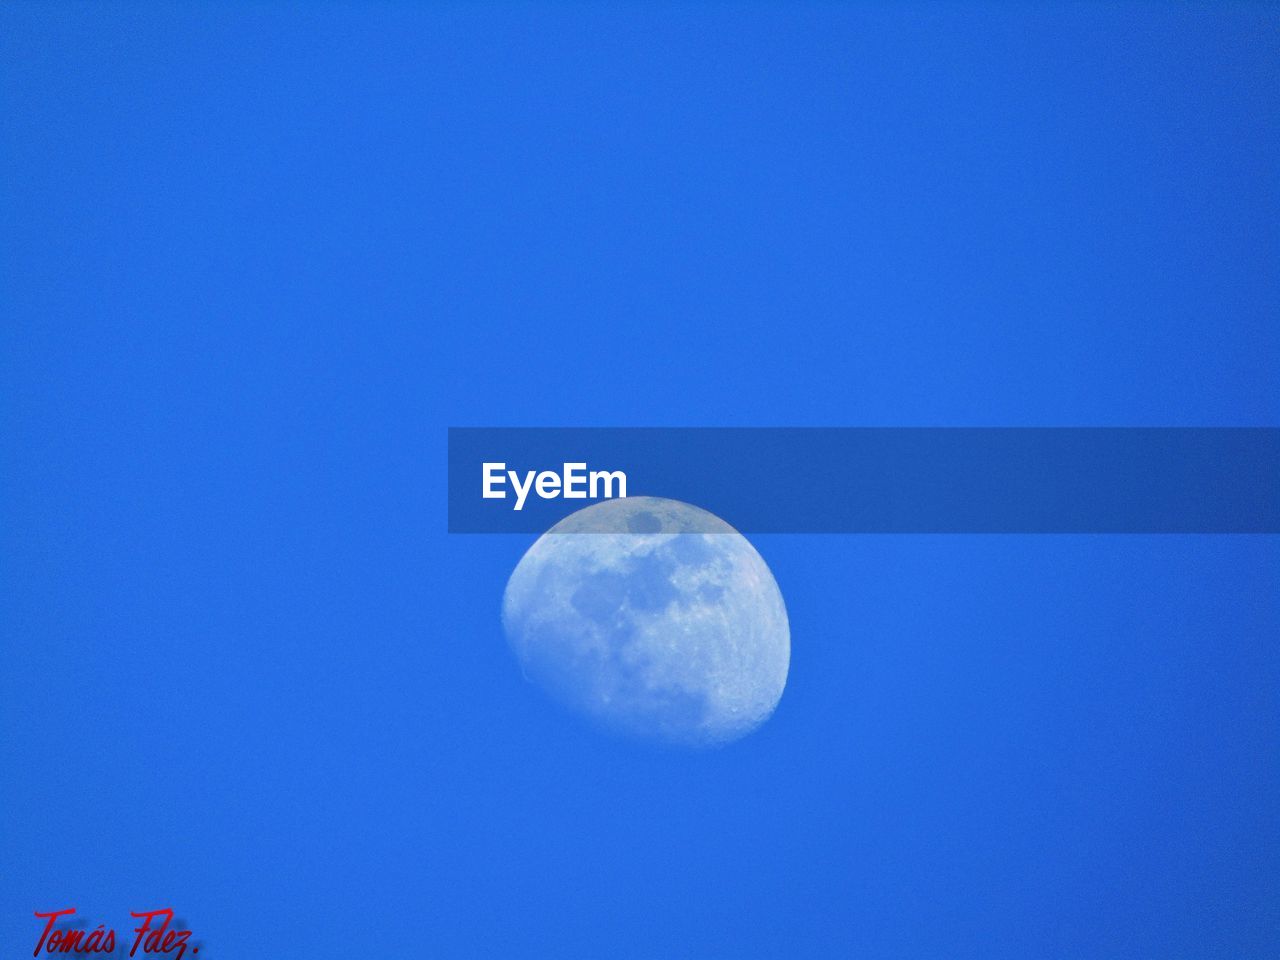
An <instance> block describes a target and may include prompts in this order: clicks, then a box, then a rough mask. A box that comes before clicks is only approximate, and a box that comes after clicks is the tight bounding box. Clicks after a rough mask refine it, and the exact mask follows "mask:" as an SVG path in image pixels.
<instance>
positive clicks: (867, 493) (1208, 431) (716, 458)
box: [449, 427, 1280, 533]
mask: <svg viewBox="0 0 1280 960" xmlns="http://www.w3.org/2000/svg"><path fill="white" fill-rule="evenodd" d="M485 464H489V465H490V466H489V467H488V468H487V469H488V471H489V475H490V477H489V479H490V485H489V493H490V496H489V497H488V498H486V497H485V496H484V495H483V494H484V480H485V469H486V468H485V466H484V465H485ZM497 464H502V465H503V468H502V470H501V471H499V469H498V468H497V466H496V465H497ZM566 464H570V466H569V468H568V469H566V466H565V465H566ZM508 472H510V473H512V474H514V476H511V475H508ZM500 473H501V475H502V479H501V481H500V482H499V480H498V479H497V478H498V475H499V474H500ZM541 473H545V474H546V475H547V476H545V477H543V478H542V480H541V481H540V486H539V485H538V482H539V481H538V474H541ZM593 473H594V474H598V476H596V477H595V478H592V477H591V474H593ZM617 473H622V474H623V475H624V476H625V484H626V494H627V495H628V496H657V497H667V498H671V499H675V500H682V501H685V502H687V503H691V504H694V505H696V506H698V507H702V508H703V509H705V510H708V511H710V512H711V513H713V514H716V515H717V516H719V517H721V518H723V519H724V520H726V521H727V522H728V523H729V524H731V525H732V526H734V527H736V528H737V529H738V530H741V531H742V532H743V533H1277V532H1280V429H1270V428H1189V429H1166V428H1159V429H1153V428H1033V429H1031V428H1028V429H1024V428H906V429H900V428H809V427H802V428H719V427H714V428H577V427H572V428H511V427H500V428H473V427H455V428H450V430H449V530H450V532H453V533H542V532H544V531H546V530H547V529H548V528H549V527H550V526H552V524H554V523H555V522H556V521H557V520H559V519H561V518H562V517H564V516H566V515H568V514H569V513H572V512H573V511H575V510H578V509H581V508H582V507H584V506H587V505H589V504H591V503H593V502H598V500H599V499H602V498H603V497H604V496H606V495H609V494H612V495H613V496H617V494H618V493H619V492H620V491H619V487H620V484H619V483H617V477H616V474H617ZM552 475H554V476H552ZM606 475H607V476H606ZM593 479H594V480H595V481H596V482H595V483H592V480H593ZM520 487H523V488H524V490H525V498H524V500H523V502H522V503H520V509H518V510H517V509H515V507H516V505H517V499H518V496H517V495H518V488H520ZM593 487H594V489H592V488H593ZM566 488H567V490H568V492H569V493H571V494H574V495H575V496H572V497H570V498H566V497H565V496H564V493H565V492H566ZM499 492H501V493H502V494H503V496H498V495H497V494H498V493H499ZM579 492H581V493H583V494H584V496H581V497H578V496H576V494H578V493H579ZM540 494H543V495H540ZM593 494H594V496H592V495H593Z"/></svg>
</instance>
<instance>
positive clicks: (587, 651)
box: [502, 497, 791, 747]
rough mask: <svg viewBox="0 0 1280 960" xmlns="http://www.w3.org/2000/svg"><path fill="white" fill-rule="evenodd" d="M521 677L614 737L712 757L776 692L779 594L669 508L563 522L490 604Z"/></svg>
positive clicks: (702, 515) (657, 503)
mask: <svg viewBox="0 0 1280 960" xmlns="http://www.w3.org/2000/svg"><path fill="white" fill-rule="evenodd" d="M502 622H503V627H504V629H505V632H506V635H507V640H508V642H509V643H510V645H511V649H512V651H513V652H514V654H515V656H516V658H517V659H518V660H519V662H520V666H521V668H522V669H523V671H524V674H525V676H526V677H527V678H528V679H530V680H532V681H533V682H535V683H537V684H538V685H539V686H541V687H542V688H543V689H544V690H546V691H547V693H549V694H550V695H551V696H552V697H553V698H554V699H556V700H558V701H560V702H561V703H563V704H564V705H566V706H567V707H569V708H570V709H571V710H573V711H574V712H576V713H578V714H581V715H583V716H585V717H587V718H588V719H590V720H592V721H594V722H596V723H598V724H599V725H601V726H603V727H605V728H607V729H609V730H611V731H614V732H617V733H621V734H623V735H626V736H629V737H633V738H637V739H642V740H648V741H653V742H658V743H663V744H669V745H677V746H688V747H712V746H718V745H720V744H725V743H729V742H730V741H733V740H737V739H739V738H740V737H744V736H746V735H747V734H748V733H750V732H751V731H753V730H755V729H756V728H757V727H759V726H760V724H762V723H764V721H765V720H767V719H768V718H769V716H770V715H771V714H772V713H773V711H774V708H775V707H776V706H777V705H778V700H779V699H780V698H781V696H782V690H783V687H785V686H786V683H787V671H788V668H789V667H790V663H791V633H790V628H789V626H788V623H787V611H786V607H785V605H784V604H783V602H782V594H781V592H780V591H779V590H778V584H777V582H776V581H775V580H774V578H773V574H772V573H771V572H770V571H769V567H768V566H767V565H766V564H765V562H764V560H763V559H762V558H761V556H760V554H759V553H757V552H756V550H755V548H754V547H753V546H752V545H751V544H750V543H749V542H748V541H747V539H746V538H745V537H743V536H742V534H740V533H738V532H737V531H736V530H734V529H733V527H731V526H729V524H727V523H725V522H724V521H723V520H721V519H720V518H719V517H716V516H715V515H714V514H711V513H708V512H707V511H705V510H702V509H699V508H698V507H694V506H691V505H690V504H687V503H681V502H679V501H677V500H666V499H662V498H659V497H625V498H620V499H614V500H605V501H602V502H600V503H597V504H593V505H592V506H589V507H586V508H585V509H583V510H579V511H578V512H576V513H574V514H571V515H570V516H568V517H566V518H565V519H563V520H561V521H560V522H559V523H557V524H556V525H555V526H554V527H552V528H551V529H550V530H549V531H548V532H547V533H545V534H543V535H542V536H541V537H540V538H539V539H538V540H537V542H536V543H534V545H533V546H532V547H530V548H529V551H528V552H527V553H526V554H525V555H524V557H523V558H522V559H521V560H520V563H519V564H518V565H517V566H516V569H515V571H514V572H513V573H512V574H511V578H510V580H509V581H508V582H507V588H506V591H505V593H504V595H503V598H502Z"/></svg>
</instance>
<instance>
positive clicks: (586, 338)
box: [0, 3, 1280, 960]
mask: <svg viewBox="0 0 1280 960" xmlns="http://www.w3.org/2000/svg"><path fill="white" fill-rule="evenodd" d="M1278 26H1280V16H1278V15H1277V8H1276V7H1275V6H1269V5H1268V6H1264V5H1244V4H1224V3H1215V4H1204V5H1191V4H1150V5H1106V6H1104V5H1082V4H1063V5H1059V6H1041V7H1038V8H1034V9H1032V8H1029V7H1028V6H1020V5H1015V4H1003V3H998V4H992V5H989V6H978V5H972V6H967V5H960V4H951V5H948V4H932V3H930V4H919V5H898V6H889V5H881V6H874V7H869V8H863V7H860V6H859V7H855V6H853V5H848V6H838V5H824V6H817V5H809V6H806V5H791V4H788V5H778V6H774V7H769V6H764V5H730V4H671V5H659V4H639V3H636V4H631V5H596V6H588V5H576V4H573V5H571V4H563V5H555V6H541V5H534V4H510V5H479V4H456V5H447V6H446V5H426V4H424V5H414V4H409V3H395V4H393V3H381V4H348V5H338V4H332V5H325V4H274V5H273V4H270V3H257V4H251V5H244V6H237V5H234V4H213V3H210V4H206V5H191V6H173V5H164V6H161V5H158V4H157V5H151V6H148V5H143V4H132V5H115V4H62V5H54V4H33V3H8V4H5V5H4V6H3V7H2V8H0V58H2V59H3V63H4V68H3V72H2V74H0V98H2V99H0V201H2V202H0V252H2V258H0V436H3V438H4V441H3V445H2V446H0V523H2V526H0V536H2V537H3V548H2V549H0V763H2V767H0V949H2V950H3V951H5V952H6V955H9V954H12V955H14V956H17V955H19V954H20V951H22V950H30V949H32V947H34V943H35V938H36V934H37V925H36V923H35V921H34V919H33V918H31V916H30V912H31V911H32V910H37V909H39V910H47V909H55V908H59V907H62V906H76V907H78V908H79V909H80V911H81V913H82V914H83V915H84V916H85V917H86V919H88V920H89V922H90V926H93V925H95V924H97V923H99V922H105V923H107V924H108V925H114V926H115V927H116V928H117V929H125V928H126V927H127V926H128V925H129V923H128V921H129V918H128V911H129V910H131V909H134V910H141V909H151V908H152V907H155V906H174V907H176V908H177V909H178V911H179V913H180V915H181V916H183V917H184V918H185V919H187V920H188V921H189V923H190V924H191V925H192V926H193V927H194V928H195V929H196V931H197V935H198V936H200V937H201V938H202V939H203V940H204V942H205V948H204V949H203V950H202V952H201V954H200V956H201V957H202V958H203V957H206V956H207V957H209V958H210V960H217V958H220V957H225V958H228V960H231V958H245V957H286V958H298V957H317V958H329V957H335V958H337V957H356V956H359V957H369V956H422V957H455V958H457V957H486V958H487V957H494V958H503V960H507V958H522V957H549V958H560V960H573V958H599V957H618V958H632V957H634V958H659V957H661V958H683V957H689V958H713V957H726V958H728V957H733V958H753V957H788V958H790V957H823V958H828V957H838V956H851V957H866V958H895V960H902V958H915V957H920V958H931V960H933V958H939V957H974V958H999V957H1009V958H1019V960H1025V958H1028V957H1064V958H1065V957H1071V958H1117V960H1133V958H1136V957H1150V958H1187V960H1210V958H1218V957H1222V958H1227V957H1230V958H1270V957H1275V956H1277V955H1280V901H1278V900H1277V898H1276V894H1275V891H1276V890H1277V889H1278V888H1280V821H1278V820H1277V810H1278V809H1280V761H1278V760H1277V757H1280V700H1278V698H1277V689H1280V643H1277V640H1278V639H1280V609H1278V604H1277V600H1276V598H1277V597H1278V596H1280V542H1278V541H1277V538H1275V537H1230V536H1201V537H1177V536H1165V537H1136V536H1129V537H1085V536H1078V537H1062V536H1059V537H964V536H953V537H920V536H916V537H906V536H903V537H887V536H886V537H835V536H831V537H807V538H805V537H788V536H777V537H764V538H758V539H757V546H758V547H759V549H760V550H761V552H762V554H763V555H764V557H765V558H766V560H767V561H768V562H769V564H770V565H771V567H772V568H773V570H774V573H775V574H776V576H777V579H778V582H779V584H780V586H781V589H782V592H783V595H784V597H785V598H786V602H787V605H788V609H789V611H790V615H791V621H792V633H793V658H792V672H791V680H790V683H789V686H788V689H787V692H786V694H785V696H784V697H783V700H782V703H781V706H780V707H779V710H778V712H777V714H776V715H775V716H774V718H773V719H772V720H771V721H770V722H769V723H768V724H767V725H766V726H765V727H764V728H762V729H761V730H760V732H759V733H758V734H756V735H755V736H753V737H751V738H749V739H747V740H745V741H743V742H742V743H740V744H738V745H735V746H733V747H730V748H727V749H725V750H723V751H720V752H716V753H712V754H706V755H690V754H663V753H653V752H649V751H646V750H643V749H641V748H637V747H633V746H628V745H626V744H621V743H618V742H615V741H611V740H607V739H603V738H601V737H600V736H599V735H598V734H597V733H595V732H594V731H593V730H591V729H589V728H587V727H584V726H582V725H580V724H578V723H576V722H575V721H574V720H572V719H571V718H569V717H566V716H564V715H563V714H561V713H560V712H558V711H557V710H556V709H555V708H554V707H553V706H551V705H550V704H548V703H547V702H546V701H545V700H544V699H543V698H541V697H540V696H539V695H538V694H537V693H536V691H534V690H533V688H531V687H530V686H529V685H527V684H525V683H524V681H523V680H522V679H521V676H520V673H519V670H518V669H517V668H516V666H515V664H514V662H513V660H512V658H511V657H510V655H509V654H508V652H507V651H506V649H505V646H504V641H503V638H502V634H501V629H500V625H499V621H498V605H499V601H500V597H501V592H502V587H503V585H504V583H505V580H506V577H507V575H508V574H509V572H510V570H511V569H512V567H513V566H514V564H515V562H516V561H517V559H518V558H519V556H520V555H521V553H522V551H523V550H524V549H525V547H526V546H527V545H528V540H527V539H524V538H519V537H456V536H455V537H449V536H447V535H446V534H445V533H444V526H445V506H446V502H445V486H444V484H445V470H444V467H445V428H446V427H447V426H448V425H491V424H510V425H577V424H583V425H632V424H643V425H650V424H657V425H664V424H689V425H793V424H795V425H1171V426H1182V425H1234V426H1277V425H1280V390H1278V388H1277V383H1280V324H1278V323H1277V316H1278V315H1280V281H1278V276H1280V273H1278V271H1277V262H1278V261H1277V257H1278V255H1280V230H1278V228H1277V224H1280V181H1278V178H1277V175H1276V171H1277V169H1280V114H1278V112H1277V107H1276V104H1277V102H1280V100H1278V94H1280V89H1278V87H1280V80H1278V76H1280V74H1277V71H1276V63H1277V59H1278V57H1280V41H1278V40H1277V37H1278V36H1280V32H1278V31H1277V27H1278Z"/></svg>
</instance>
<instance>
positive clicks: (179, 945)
mask: <svg viewBox="0 0 1280 960" xmlns="http://www.w3.org/2000/svg"><path fill="white" fill-rule="evenodd" d="M75 912H76V911H75V908H74V907H68V908H67V909H66V910H51V911H50V912H48V913H40V912H39V911H36V918H37V919H39V920H44V921H45V925H44V930H42V931H41V932H40V939H39V940H37V941H36V948H35V950H33V951H32V953H31V955H32V956H33V957H38V956H40V953H41V951H43V952H44V953H81V954H85V953H115V950H116V932H115V931H114V930H111V929H109V928H105V927H104V926H103V924H98V926H97V928H96V929H94V930H78V929H69V928H67V927H62V928H59V929H54V928H55V927H56V926H57V923H58V921H59V919H60V918H62V917H69V916H71V915H72V914H73V913H75ZM129 916H131V917H134V918H136V919H137V920H140V921H141V923H139V924H138V925H137V926H136V927H134V928H133V934H134V936H133V945H132V946H131V947H130V948H129V956H131V957H132V956H135V955H137V954H138V953H139V952H141V954H142V955H143V956H144V957H146V956H161V957H166V958H169V960H181V958H182V957H183V956H184V955H185V954H186V952H187V941H189V940H190V939H191V931H190V930H178V929H176V928H175V927H174V926H173V911H172V910H170V909H164V910H144V911H142V912H140V913H133V912H130V913H129ZM199 952H200V948H199V947H198V946H192V947H191V953H192V955H193V956H194V955H195V954H197V953H199Z"/></svg>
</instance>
